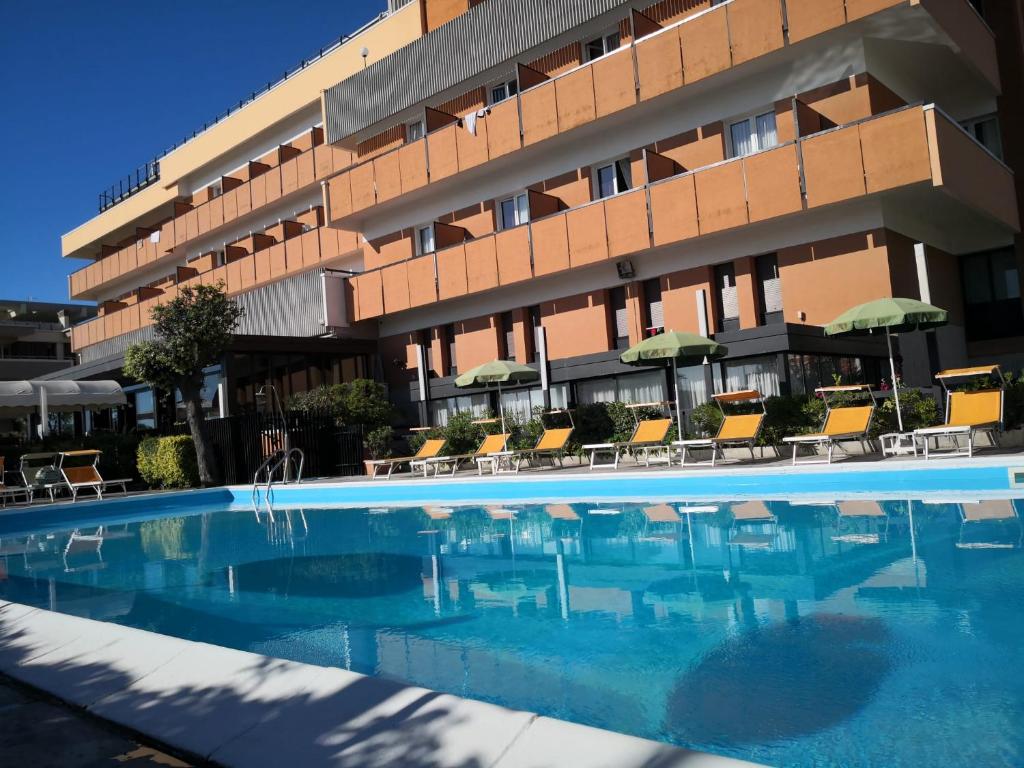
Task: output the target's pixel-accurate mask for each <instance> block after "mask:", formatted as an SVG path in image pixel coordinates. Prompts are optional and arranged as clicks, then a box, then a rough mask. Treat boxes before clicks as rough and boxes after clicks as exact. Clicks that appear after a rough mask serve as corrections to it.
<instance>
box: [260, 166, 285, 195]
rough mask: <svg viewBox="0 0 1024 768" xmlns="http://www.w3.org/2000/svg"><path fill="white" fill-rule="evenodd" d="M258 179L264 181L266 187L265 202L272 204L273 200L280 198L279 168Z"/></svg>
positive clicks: (276, 167)
mask: <svg viewBox="0 0 1024 768" xmlns="http://www.w3.org/2000/svg"><path fill="white" fill-rule="evenodd" d="M260 178H262V179H265V180H266V185H267V202H268V203H272V202H274V201H275V200H279V199H280V198H281V194H282V193H281V168H280V167H278V166H275V167H274V168H271V169H270V170H269V171H267V172H266V173H264V174H262V175H261V176H260Z"/></svg>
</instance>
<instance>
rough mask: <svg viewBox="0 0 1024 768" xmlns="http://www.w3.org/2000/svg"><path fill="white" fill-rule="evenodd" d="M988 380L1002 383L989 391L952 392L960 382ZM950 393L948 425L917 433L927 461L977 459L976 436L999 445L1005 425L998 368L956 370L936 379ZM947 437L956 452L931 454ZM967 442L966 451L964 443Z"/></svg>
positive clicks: (948, 396)
mask: <svg viewBox="0 0 1024 768" xmlns="http://www.w3.org/2000/svg"><path fill="white" fill-rule="evenodd" d="M978 377H985V378H989V379H991V380H993V381H996V382H998V385H995V386H993V387H991V388H989V389H982V390H976V391H973V392H964V391H959V390H953V389H950V386H951V385H952V383H953V382H954V381H956V380H963V379H971V378H978ZM935 378H936V379H938V380H939V381H940V382H941V383H942V386H943V388H944V389H945V390H946V423H945V424H941V425H939V426H937V427H926V428H924V429H915V430H914V439H915V440H919V441H921V442H922V443H923V444H924V457H925V459H929V458H931V457H932V456H939V457H946V456H967V457H968V458H970V457H971V456H973V455H974V436H975V435H976V434H977V433H978V432H987V433H988V434H989V435H991V436H992V442H993V443H995V442H996V433H997V432H998V430H999V429H1001V428H1002V425H1003V376H1002V372H1001V371H1000V369H999V366H998V365H987V366H979V367H976V368H956V369H951V370H948V371H942V372H941V373H939V374H937V375H936V376H935ZM942 437H946V438H949V439H950V440H952V442H953V448H952V449H951V450H947V451H942V452H933V451H931V450H930V445H931V442H932V440H937V439H938V438H942ZM963 438H966V440H967V445H966V447H962V446H961V444H960V440H961V439H963Z"/></svg>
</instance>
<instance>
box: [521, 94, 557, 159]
mask: <svg viewBox="0 0 1024 768" xmlns="http://www.w3.org/2000/svg"><path fill="white" fill-rule="evenodd" d="M520 103H521V105H522V112H523V145H524V146H529V145H530V144H535V143H537V142H538V141H542V140H544V139H547V138H550V137H551V136H554V135H555V134H556V133H558V130H559V126H558V105H557V103H556V99H555V84H554V83H552V82H549V83H544V84H543V85H538V86H537V87H536V88H531V89H529V90H528V91H524V92H523V93H522V94H521V96H520Z"/></svg>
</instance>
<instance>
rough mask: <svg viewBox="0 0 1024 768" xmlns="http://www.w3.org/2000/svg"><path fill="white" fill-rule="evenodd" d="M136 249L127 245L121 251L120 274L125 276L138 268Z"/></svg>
mask: <svg viewBox="0 0 1024 768" xmlns="http://www.w3.org/2000/svg"><path fill="white" fill-rule="evenodd" d="M137 251H138V247H137V246H134V245H129V246H128V247H127V248H125V249H124V250H123V251H121V274H122V275H127V274H128V273H129V272H133V271H135V270H136V269H138V267H139V258H138V256H137V255H136V253H137Z"/></svg>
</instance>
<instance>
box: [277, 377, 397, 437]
mask: <svg viewBox="0 0 1024 768" xmlns="http://www.w3.org/2000/svg"><path fill="white" fill-rule="evenodd" d="M288 407H289V408H290V409H292V410H296V411H318V412H321V413H329V414H331V415H332V416H334V418H335V420H336V421H337V422H338V423H339V424H347V425H351V426H358V425H361V426H362V427H363V428H364V429H365V430H367V431H372V430H374V429H377V428H378V427H384V426H388V425H389V424H391V422H392V420H393V418H394V415H395V409H394V406H392V405H391V402H390V401H389V400H388V393H387V389H386V388H385V387H384V385H383V384H379V383H378V382H376V381H372V380H371V379H355V380H354V381H350V382H346V383H345V384H332V385H330V386H322V387H317V388H316V389H311V390H309V391H308V392H299V393H297V394H295V395H292V397H291V398H290V399H289V400H288Z"/></svg>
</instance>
